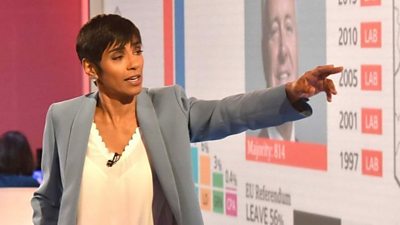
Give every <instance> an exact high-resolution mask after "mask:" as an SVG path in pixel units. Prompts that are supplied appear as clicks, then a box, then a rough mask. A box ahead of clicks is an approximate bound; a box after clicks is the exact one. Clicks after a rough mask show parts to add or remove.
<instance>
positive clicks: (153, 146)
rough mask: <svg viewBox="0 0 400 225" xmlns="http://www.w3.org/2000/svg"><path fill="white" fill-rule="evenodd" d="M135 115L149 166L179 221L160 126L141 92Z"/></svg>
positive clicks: (144, 94)
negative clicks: (149, 162)
mask: <svg viewBox="0 0 400 225" xmlns="http://www.w3.org/2000/svg"><path fill="white" fill-rule="evenodd" d="M136 113H137V117H138V121H139V126H140V131H141V133H142V134H143V142H144V144H145V146H146V150H147V152H148V154H149V158H150V161H151V163H152V165H151V166H152V168H153V169H154V170H155V172H156V174H157V177H158V179H159V181H160V184H161V187H162V189H163V191H164V193H165V197H166V199H167V201H168V203H169V206H170V207H171V210H172V212H173V213H174V215H175V218H176V220H177V221H181V218H182V217H181V215H180V213H181V209H180V203H179V196H178V191H177V187H176V182H175V177H174V174H173V171H172V167H171V162H170V160H169V156H168V152H167V149H166V147H165V143H164V139H163V137H162V135H161V130H160V125H159V123H158V118H157V115H156V112H155V110H154V106H153V102H152V101H151V99H150V97H149V96H148V95H147V93H146V92H145V91H142V92H141V93H140V94H139V95H138V98H137V104H136ZM178 224H179V222H178Z"/></svg>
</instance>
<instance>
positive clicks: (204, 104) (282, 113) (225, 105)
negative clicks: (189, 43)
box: [177, 85, 312, 142]
mask: <svg viewBox="0 0 400 225" xmlns="http://www.w3.org/2000/svg"><path fill="white" fill-rule="evenodd" d="M177 94H178V98H180V99H181V101H182V104H183V108H184V110H186V111H187V116H188V122H189V131H190V138H191V141H192V142H198V141H206V140H214V139H221V138H224V137H226V136H228V135H232V134H237V133H239V132H243V131H245V130H248V129H252V130H254V129H261V128H265V127H271V126H277V125H280V124H282V123H285V122H288V121H294V120H298V119H302V118H305V117H307V116H310V115H311V114H312V109H311V107H310V105H308V104H307V103H306V100H300V101H299V102H296V103H295V104H292V103H290V102H289V100H288V99H287V97H286V91H285V87H284V85H282V86H278V87H274V88H269V89H263V90H259V91H254V92H250V93H245V94H238V95H233V96H229V97H226V98H224V99H222V100H212V101H205V100H198V99H195V98H190V99H186V96H185V93H184V92H183V90H182V89H180V91H179V92H178V93H177Z"/></svg>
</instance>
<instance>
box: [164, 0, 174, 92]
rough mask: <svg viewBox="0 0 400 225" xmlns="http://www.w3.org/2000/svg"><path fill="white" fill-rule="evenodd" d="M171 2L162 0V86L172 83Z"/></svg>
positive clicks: (170, 0)
mask: <svg viewBox="0 0 400 225" xmlns="http://www.w3.org/2000/svg"><path fill="white" fill-rule="evenodd" d="M172 2H173V0H164V5H163V10H164V84H165V85H172V84H173V83H174V52H173V49H174V42H173V40H174V39H173V29H174V27H173V14H172V12H173V5H172Z"/></svg>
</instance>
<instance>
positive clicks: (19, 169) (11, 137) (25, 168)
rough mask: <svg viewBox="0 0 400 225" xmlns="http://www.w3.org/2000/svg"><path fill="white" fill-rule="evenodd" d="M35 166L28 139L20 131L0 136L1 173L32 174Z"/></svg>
mask: <svg viewBox="0 0 400 225" xmlns="http://www.w3.org/2000/svg"><path fill="white" fill-rule="evenodd" d="M34 168H35V165H34V161H33V156H32V150H31V146H30V145H29V142H28V139H27V138H26V137H25V135H24V134H22V133H21V132H19V131H8V132H6V133H4V134H3V135H2V136H1V137H0V173H1V174H10V175H27V176H30V175H32V173H33V170H34Z"/></svg>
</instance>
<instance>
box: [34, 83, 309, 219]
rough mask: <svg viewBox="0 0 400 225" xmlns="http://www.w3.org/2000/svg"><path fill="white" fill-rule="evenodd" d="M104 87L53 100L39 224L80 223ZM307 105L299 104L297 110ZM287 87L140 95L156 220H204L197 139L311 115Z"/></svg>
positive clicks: (37, 198) (37, 207)
mask: <svg viewBox="0 0 400 225" xmlns="http://www.w3.org/2000/svg"><path fill="white" fill-rule="evenodd" d="M96 101H97V93H91V94H88V95H86V96H81V97H78V98H75V99H72V100H67V101H64V102H60V103H55V104H53V105H52V106H50V108H49V111H48V113H47V117H46V125H45V130H44V138H43V156H42V169H43V174H44V178H43V183H42V184H41V186H40V187H39V189H38V190H37V191H36V192H35V193H34V196H33V198H32V201H31V204H32V207H33V211H34V214H33V222H34V224H36V225H39V224H45V225H52V224H60V225H73V224H76V218H77V205H78V199H79V193H80V184H81V178H82V171H83V164H84V159H85V155H86V149H87V144H88V138H89V131H90V127H91V123H92V121H93V116H94V112H95V106H96ZM299 108H301V109H304V110H300V111H298V110H296V109H299ZM296 109H294V108H293V106H292V105H291V104H290V102H289V101H288V100H287V98H286V93H285V89H284V86H280V87H276V88H271V89H266V90H261V91H255V92H252V93H248V94H239V95H234V96H230V97H226V98H224V99H222V100H215V101H204V100H198V99H195V98H187V97H186V95H185V93H184V91H183V90H182V89H181V88H180V87H178V86H171V87H164V88H159V89H146V88H144V89H143V90H142V92H141V93H140V94H139V95H138V97H137V118H138V122H139V125H140V131H141V133H142V137H143V142H144V144H145V147H146V150H147V152H148V155H149V160H150V164H151V167H152V170H153V177H154V182H153V183H154V199H153V217H154V223H155V224H178V225H198V224H203V220H202V217H201V211H200V208H199V204H198V199H197V196H196V195H195V191H194V185H193V178H192V165H191V156H190V154H191V153H190V142H198V141H206V140H214V139H221V138H224V137H226V136H228V135H231V134H236V133H239V132H242V131H245V130H247V129H259V128H263V127H267V126H276V125H278V124H281V123H284V122H287V121H292V120H297V119H301V118H304V117H306V116H308V115H310V114H311V108H310V106H309V105H308V104H307V103H305V102H304V101H300V102H299V103H298V105H297V107H296Z"/></svg>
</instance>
